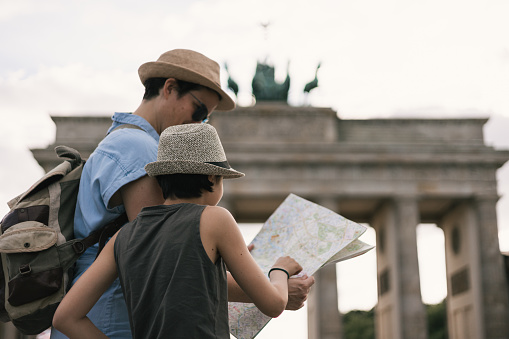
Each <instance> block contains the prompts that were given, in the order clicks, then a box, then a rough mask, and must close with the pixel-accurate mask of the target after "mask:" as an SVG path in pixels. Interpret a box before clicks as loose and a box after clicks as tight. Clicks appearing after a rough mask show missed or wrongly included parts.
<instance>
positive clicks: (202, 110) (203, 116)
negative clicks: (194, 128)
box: [188, 92, 209, 123]
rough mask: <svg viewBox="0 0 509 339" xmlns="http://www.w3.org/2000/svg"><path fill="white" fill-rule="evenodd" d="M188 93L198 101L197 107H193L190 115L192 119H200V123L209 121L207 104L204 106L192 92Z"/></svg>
mask: <svg viewBox="0 0 509 339" xmlns="http://www.w3.org/2000/svg"><path fill="white" fill-rule="evenodd" d="M188 93H189V94H191V96H192V97H193V98H194V99H195V100H196V101H198V103H199V105H198V107H197V108H196V109H195V111H194V113H193V116H192V119H193V121H201V122H202V123H206V122H207V121H209V109H208V108H207V106H205V104H204V103H203V102H201V100H200V99H198V98H197V97H196V96H195V95H194V94H193V93H191V92H188Z"/></svg>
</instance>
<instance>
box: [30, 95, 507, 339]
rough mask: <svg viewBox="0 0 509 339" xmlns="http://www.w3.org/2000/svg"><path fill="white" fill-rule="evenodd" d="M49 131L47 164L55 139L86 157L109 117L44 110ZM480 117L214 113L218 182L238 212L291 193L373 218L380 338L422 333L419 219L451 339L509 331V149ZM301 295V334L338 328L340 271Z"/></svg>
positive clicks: (328, 272) (285, 109)
mask: <svg viewBox="0 0 509 339" xmlns="http://www.w3.org/2000/svg"><path fill="white" fill-rule="evenodd" d="M52 119H53V121H54V122H55V124H56V127H57V129H56V140H55V143H54V144H53V145H50V146H48V147H47V148H45V149H34V150H32V152H33V154H34V157H35V158H36V159H37V161H38V162H39V164H40V165H41V166H42V167H43V168H44V169H45V170H49V169H51V168H52V167H53V166H54V165H55V164H56V163H57V162H58V160H57V159H56V156H55V154H54V151H53V148H54V146H55V145H59V144H63V145H68V146H71V147H75V148H76V149H78V150H80V151H81V153H82V155H83V156H84V157H87V156H88V155H89V154H90V152H91V151H92V150H93V149H94V147H95V146H96V145H97V143H98V142H99V141H100V140H101V139H102V138H103V136H104V134H105V132H106V130H107V128H108V127H109V125H110V123H111V121H110V119H109V118H108V117H52ZM486 121H487V120H486V119H369V120H344V119H340V118H338V117H337V114H336V112H334V111H333V110H331V109H329V108H317V107H292V106H289V105H287V104H285V103H277V102H272V103H259V104H257V105H255V106H253V107H237V108H236V109H235V110H234V111H231V112H221V113H216V114H213V115H212V117H211V120H210V123H211V124H212V125H213V126H215V127H216V129H217V131H218V133H219V135H220V137H221V139H222V141H223V144H224V147H225V150H226V153H227V155H228V159H229V161H230V163H231V164H232V166H233V167H234V168H235V169H237V170H239V171H242V172H244V173H246V174H247V175H246V177H245V178H243V179H241V180H231V181H227V182H225V183H224V185H225V195H224V198H223V205H224V206H225V207H227V208H228V209H230V211H232V213H233V214H234V216H235V217H236V218H237V220H238V221H239V222H248V223H249V222H263V221H265V220H266V219H267V218H268V217H269V216H270V214H271V213H272V212H273V211H274V210H275V209H276V207H277V206H278V205H279V204H280V203H281V202H282V201H283V200H284V198H285V197H286V196H287V195H288V194H289V193H290V192H291V193H295V194H297V195H299V196H301V197H303V198H306V199H308V200H311V201H314V202H316V203H318V204H321V205H323V206H325V207H327V208H329V209H331V210H333V211H336V212H338V213H340V214H342V215H343V216H345V217H346V218H348V219H351V220H353V221H356V222H359V223H367V224H369V225H370V226H372V227H373V228H374V229H375V231H376V234H377V238H376V239H377V240H376V254H377V276H378V303H377V305H376V307H375V329H376V336H377V338H378V339H403V338H405V339H426V338H427V337H428V335H427V320H426V312H425V307H424V305H423V303H422V300H421V289H420V281H419V269H418V267H419V266H418V258H417V245H416V226H417V225H418V224H420V223H434V224H436V225H437V226H438V227H440V228H441V229H442V230H443V232H444V236H445V253H446V271H447V291H448V293H447V318H448V331H449V337H450V338H452V339H465V338H509V325H508V324H509V299H508V284H507V281H506V276H505V271H504V266H503V257H502V255H501V253H500V249H499V242H498V228H497V215H496V204H497V200H498V198H499V196H498V193H497V180H496V172H497V169H498V168H499V167H501V166H502V165H503V164H504V163H505V162H506V161H507V160H508V159H509V151H500V150H494V149H493V148H491V147H489V146H486V145H485V143H484V138H483V125H484V124H485V123H486ZM316 280H317V282H316V284H315V286H314V287H313V288H312V293H311V295H310V300H309V301H308V325H309V326H308V328H309V338H321V339H325V338H341V337H342V335H341V316H340V314H339V311H338V307H337V289H336V272H335V267H334V266H332V267H330V268H327V269H323V270H320V271H319V272H318V274H317V276H316Z"/></svg>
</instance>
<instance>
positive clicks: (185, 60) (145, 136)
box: [51, 49, 314, 339]
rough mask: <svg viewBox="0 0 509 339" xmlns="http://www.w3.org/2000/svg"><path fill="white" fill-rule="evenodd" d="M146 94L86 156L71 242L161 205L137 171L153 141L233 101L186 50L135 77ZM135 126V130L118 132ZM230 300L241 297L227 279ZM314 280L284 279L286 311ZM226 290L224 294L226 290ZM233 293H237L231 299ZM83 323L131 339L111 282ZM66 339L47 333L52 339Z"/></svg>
mask: <svg viewBox="0 0 509 339" xmlns="http://www.w3.org/2000/svg"><path fill="white" fill-rule="evenodd" d="M138 73H139V76H140V80H141V82H142V83H143V85H144V86H145V93H144V95H143V100H142V102H141V104H140V105H139V107H138V108H137V109H136V110H135V111H134V112H133V113H115V114H114V115H113V117H112V119H113V124H112V126H111V127H110V129H109V130H108V135H107V136H106V137H105V138H104V140H102V141H101V143H100V144H99V145H98V147H97V149H96V150H95V151H94V152H93V153H92V154H91V156H90V157H89V159H88V160H87V163H86V165H85V167H84V169H83V174H82V178H81V182H80V189H79V194H78V202H77V206H76V214H75V220H74V222H75V229H74V231H75V235H76V237H86V236H88V235H89V234H90V233H91V232H93V231H95V230H97V229H99V228H101V227H102V226H104V225H106V224H107V223H109V222H110V221H112V220H114V219H116V218H117V217H118V216H120V215H121V214H123V213H124V212H125V213H127V216H128V219H129V220H130V221H132V220H134V218H135V217H136V216H137V215H138V213H139V212H140V211H141V209H142V208H143V207H147V206H153V205H159V204H162V203H163V201H164V198H163V195H162V192H161V188H160V187H159V185H158V183H157V181H156V180H155V179H154V178H153V177H150V176H147V174H146V172H145V169H144V166H145V165H146V164H148V163H149V162H153V161H155V160H156V157H157V145H158V142H159V135H160V134H161V132H162V131H163V130H165V129H166V128H167V127H169V126H174V125H181V124H192V123H200V122H202V121H203V120H206V119H207V118H208V116H209V115H210V114H211V113H212V112H213V111H214V110H231V109H233V108H234V107H235V103H234V102H233V100H232V99H231V98H230V97H229V96H228V94H226V93H225V92H224V91H223V90H222V89H221V87H220V85H219V84H220V68H219V65H218V64H217V63H216V62H215V61H213V60H211V59H209V58H208V57H206V56H204V55H203V54H200V53H198V52H194V51H191V50H185V49H176V50H171V51H168V52H166V53H164V54H162V55H161V56H160V57H159V59H158V60H157V61H153V62H147V63H145V64H143V65H141V66H140V68H139V70H138ZM125 125H135V126H137V128H123V129H119V128H118V127H121V126H125ZM97 251H98V248H97V246H93V247H91V248H89V249H88V250H87V251H86V252H85V253H84V254H83V255H82V256H81V257H80V258H79V260H78V261H77V263H76V268H75V279H74V282H76V280H77V279H78V278H79V276H80V275H81V274H83V272H85V271H86V270H87V269H88V267H89V266H90V265H91V264H92V262H93V261H94V259H95V257H96V255H97ZM227 277H228V284H229V287H230V291H231V292H232V293H231V294H232V295H235V296H236V297H237V298H238V299H239V300H237V301H243V299H245V295H244V294H243V292H242V290H241V289H240V288H238V285H237V284H236V282H235V280H234V279H233V278H232V277H231V275H229V274H228V276H227ZM313 283H314V278H313V277H308V276H303V277H301V278H298V279H291V281H290V283H289V292H288V293H289V295H288V296H289V302H288V305H287V309H290V310H296V309H299V308H301V307H302V306H303V304H304V301H305V300H306V299H307V295H308V293H309V289H310V287H311V286H312V285H313ZM230 285H231V286H230ZM235 291H237V292H235ZM88 317H89V319H90V320H91V321H92V322H93V323H94V324H95V325H96V326H97V327H98V328H99V329H101V331H102V332H104V333H105V334H107V335H108V336H109V337H110V338H116V339H128V338H131V331H130V328H129V320H128V313H127V307H126V305H125V302H124V299H123V295H122V290H121V287H120V282H119V281H118V280H116V281H115V282H114V283H113V284H112V285H111V286H110V287H109V288H108V290H107V291H106V292H105V293H104V295H103V296H102V297H101V298H100V299H99V300H98V302H97V303H96V304H95V306H94V307H93V308H92V310H91V311H90V313H89V315H88ZM61 338H66V336H64V335H62V334H61V333H59V332H58V331H56V330H54V329H52V331H51V339H61Z"/></svg>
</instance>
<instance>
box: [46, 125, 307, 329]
mask: <svg viewBox="0 0 509 339" xmlns="http://www.w3.org/2000/svg"><path fill="white" fill-rule="evenodd" d="M145 169H146V171H147V173H148V175H149V176H151V177H156V178H157V181H158V182H159V185H160V186H161V188H162V191H163V195H164V198H165V201H164V204H162V205H158V206H151V207H146V208H143V209H142V211H141V213H140V214H139V215H138V217H137V218H136V219H135V220H134V221H133V222H131V223H128V224H127V225H125V226H124V227H123V228H122V229H121V230H120V231H119V232H117V234H116V235H115V236H114V237H113V238H112V239H111V240H110V241H109V242H108V244H107V245H106V246H105V248H104V250H103V252H101V254H100V255H99V257H98V258H97V260H96V261H95V262H94V263H93V264H92V266H90V268H89V269H88V270H87V271H86V272H85V273H84V274H83V275H82V276H81V278H80V279H79V280H78V281H77V282H76V284H75V285H74V286H73V288H72V289H71V290H70V291H69V293H68V294H67V295H66V297H65V298H64V300H63V301H62V302H61V304H60V306H59V308H58V309H57V312H56V313H55V317H54V319H53V323H54V326H55V327H56V328H57V329H59V330H60V331H62V332H63V333H65V334H66V335H68V336H69V337H71V338H81V337H82V338H88V337H101V336H102V335H103V334H102V333H101V332H100V330H99V329H98V328H97V327H96V326H94V324H93V323H92V322H90V320H89V319H88V318H87V313H88V312H89V311H90V309H91V308H92V307H93V305H94V304H95V303H96V301H97V300H98V299H99V297H100V296H101V295H102V294H103V293H104V291H105V290H106V289H107V288H108V287H109V286H110V285H111V283H112V282H113V281H114V280H115V279H116V278H117V275H118V277H119V278H120V282H121V286H122V289H123V293H124V297H125V300H126V303H127V309H128V313H129V321H130V324H131V331H132V334H133V337H134V338H225V339H226V338H230V334H229V328H228V303H227V301H228V299H229V298H228V295H229V294H228V287H227V278H226V267H228V269H229V271H230V273H231V275H232V276H233V277H234V278H235V281H236V282H237V283H238V285H239V286H240V287H241V288H242V290H243V291H244V292H245V294H246V296H247V297H248V298H249V299H250V301H252V302H253V303H254V304H255V305H256V306H257V307H258V308H259V309H260V311H262V312H263V313H264V314H266V315H268V316H270V317H277V316H279V315H280V314H281V312H283V310H284V309H285V308H286V305H287V302H288V279H289V278H290V276H292V275H294V274H297V273H299V272H300V271H301V269H302V267H301V266H300V265H299V264H298V263H297V262H296V261H295V260H293V259H292V258H290V257H281V258H278V259H277V260H276V261H275V263H274V266H273V269H271V270H270V271H269V279H267V276H265V274H264V273H263V272H262V270H261V269H260V267H259V266H258V265H257V264H256V262H255V261H254V259H253V258H252V256H251V255H250V253H249V251H248V249H247V246H246V244H245V243H244V240H243V237H242V235H241V233H240V230H239V228H238V225H237V223H236V222H235V220H234V218H233V217H232V215H231V214H230V213H229V212H228V211H227V210H226V209H224V208H222V207H218V206H216V205H217V203H218V202H219V201H220V200H221V198H222V195H223V178H224V179H231V178H239V177H242V176H244V174H243V173H240V172H238V171H236V170H234V169H232V168H231V167H230V165H229V164H228V161H227V160H226V156H225V154H224V150H223V147H222V145H221V142H220V140H219V137H218V135H217V133H216V130H215V129H214V127H212V126H210V125H208V124H189V125H179V126H173V127H169V128H168V129H166V130H165V131H164V132H163V133H162V135H161V138H160V141H159V150H158V155H157V161H155V162H152V163H149V164H147V165H146V166H145ZM230 300H231V299H230Z"/></svg>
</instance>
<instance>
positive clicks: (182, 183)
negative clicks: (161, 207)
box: [156, 174, 221, 199]
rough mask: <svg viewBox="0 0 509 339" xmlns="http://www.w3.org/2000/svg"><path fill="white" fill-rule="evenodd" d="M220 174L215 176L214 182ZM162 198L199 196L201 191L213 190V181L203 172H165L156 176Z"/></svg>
mask: <svg viewBox="0 0 509 339" xmlns="http://www.w3.org/2000/svg"><path fill="white" fill-rule="evenodd" d="M220 177H221V176H220V175H217V176H215V179H216V182H217V180H218V178H220ZM156 179H157V182H158V183H159V186H161V189H162V191H163V197H164V199H168V198H171V199H186V198H199V197H201V196H202V194H203V191H208V192H213V189H212V186H214V183H213V182H211V181H210V180H209V176H208V175H204V174H165V175H158V176H156Z"/></svg>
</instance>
